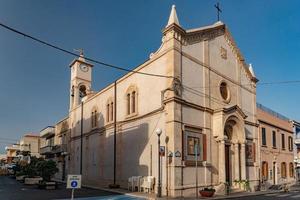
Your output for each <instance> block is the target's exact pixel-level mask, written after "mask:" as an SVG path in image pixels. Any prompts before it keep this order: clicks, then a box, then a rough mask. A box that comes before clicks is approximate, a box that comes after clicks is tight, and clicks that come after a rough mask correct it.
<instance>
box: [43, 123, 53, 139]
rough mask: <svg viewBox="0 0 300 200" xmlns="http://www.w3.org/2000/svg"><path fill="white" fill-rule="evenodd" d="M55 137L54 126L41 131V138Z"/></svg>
mask: <svg viewBox="0 0 300 200" xmlns="http://www.w3.org/2000/svg"><path fill="white" fill-rule="evenodd" d="M54 135H55V129H54V127H53V126H47V127H46V128H44V129H43V130H41V131H40V137H41V138H50V137H52V136H54Z"/></svg>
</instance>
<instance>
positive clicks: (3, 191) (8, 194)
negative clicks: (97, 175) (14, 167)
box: [0, 176, 138, 200]
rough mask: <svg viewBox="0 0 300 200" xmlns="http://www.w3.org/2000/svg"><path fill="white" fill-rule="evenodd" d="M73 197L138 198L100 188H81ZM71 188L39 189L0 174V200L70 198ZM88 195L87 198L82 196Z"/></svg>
mask: <svg viewBox="0 0 300 200" xmlns="http://www.w3.org/2000/svg"><path fill="white" fill-rule="evenodd" d="M74 196H75V198H79V197H80V199H93V200H96V199H97V200H98V199H99V200H100V199H114V200H117V199H123V200H126V199H128V200H133V199H136V200H137V199H138V198H134V197H130V196H126V195H119V194H116V193H111V192H106V191H102V190H95V189H87V188H82V189H78V190H76V191H75V195H74ZM70 197H71V190H70V189H65V185H60V186H59V188H58V189H56V190H41V189H38V188H37V186H27V185H24V184H23V183H19V182H18V181H16V180H15V179H13V178H12V177H8V176H0V199H1V200H50V199H70ZM83 197H89V198H83Z"/></svg>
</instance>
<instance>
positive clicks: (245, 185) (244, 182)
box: [241, 179, 250, 191]
mask: <svg viewBox="0 0 300 200" xmlns="http://www.w3.org/2000/svg"><path fill="white" fill-rule="evenodd" d="M241 183H242V185H243V189H244V190H245V191H250V182H249V180H247V179H246V180H242V181H241Z"/></svg>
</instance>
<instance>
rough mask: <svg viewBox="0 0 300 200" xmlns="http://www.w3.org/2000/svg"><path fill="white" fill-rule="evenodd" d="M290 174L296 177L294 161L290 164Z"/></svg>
mask: <svg viewBox="0 0 300 200" xmlns="http://www.w3.org/2000/svg"><path fill="white" fill-rule="evenodd" d="M289 172H290V173H289V174H290V177H291V178H293V177H294V164H293V163H290V164H289Z"/></svg>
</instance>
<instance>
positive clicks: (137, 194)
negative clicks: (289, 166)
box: [94, 188, 282, 200]
mask: <svg viewBox="0 0 300 200" xmlns="http://www.w3.org/2000/svg"><path fill="white" fill-rule="evenodd" d="M94 189H96V188H94ZM98 189H100V190H104V191H108V192H115V193H119V194H124V195H128V196H132V197H137V198H142V199H150V200H152V199H153V200H154V199H157V200H181V199H186V200H194V199H196V197H183V198H181V197H177V198H172V197H161V198H157V197H156V195H155V194H148V193H143V192H129V191H128V190H126V189H121V188H119V189H110V188H98ZM280 192H282V191H281V190H268V191H259V192H239V193H232V194H229V195H217V196H214V197H201V196H200V195H199V197H198V199H234V198H240V197H245V196H259V195H264V194H273V193H280Z"/></svg>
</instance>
